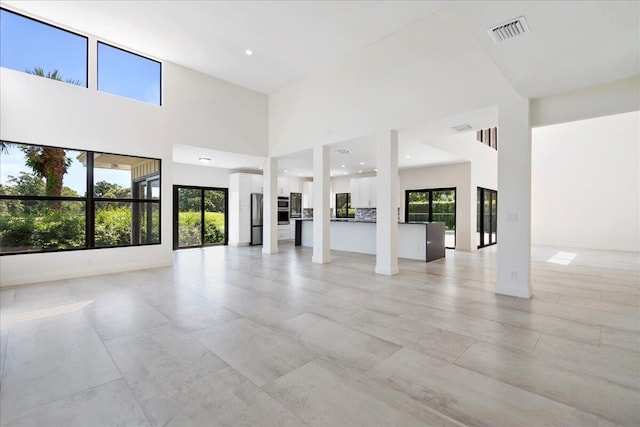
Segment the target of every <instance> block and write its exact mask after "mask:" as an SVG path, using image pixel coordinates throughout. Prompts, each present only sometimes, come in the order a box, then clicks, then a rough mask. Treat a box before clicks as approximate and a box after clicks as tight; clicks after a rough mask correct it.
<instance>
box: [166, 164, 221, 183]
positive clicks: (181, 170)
mask: <svg viewBox="0 0 640 427" xmlns="http://www.w3.org/2000/svg"><path fill="white" fill-rule="evenodd" d="M173 185H195V186H199V187H217V188H229V169H220V168H214V167H209V166H197V165H187V164H185V163H173Z"/></svg>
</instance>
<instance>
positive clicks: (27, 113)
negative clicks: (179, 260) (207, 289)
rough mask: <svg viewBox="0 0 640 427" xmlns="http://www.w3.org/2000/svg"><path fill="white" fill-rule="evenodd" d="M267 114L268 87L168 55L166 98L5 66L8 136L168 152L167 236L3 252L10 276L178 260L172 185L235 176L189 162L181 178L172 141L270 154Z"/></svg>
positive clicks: (1, 103) (0, 105)
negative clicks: (238, 82)
mask: <svg viewBox="0 0 640 427" xmlns="http://www.w3.org/2000/svg"><path fill="white" fill-rule="evenodd" d="M91 40H93V38H91V39H90V41H91ZM90 64H91V63H90ZM90 69H93V67H91V68H90ZM92 79H93V76H90V79H89V80H90V81H92ZM267 123H268V115H267V97H266V96H265V95H261V94H258V93H256V92H253V91H250V90H248V89H244V88H241V87H239V86H235V85H232V84H230V83H227V82H224V81H222V80H219V79H214V78H211V77H207V76H205V75H203V74H200V73H197V72H195V71H191V70H188V69H185V68H183V67H179V66H177V65H173V64H170V63H167V62H164V63H163V105H162V106H157V105H151V104H147V103H143V102H138V101H135V100H131V99H127V98H123V97H119V96H115V95H111V94H107V93H102V92H98V91H96V90H95V89H92V88H89V89H87V88H82V87H77V86H74V85H70V84H64V83H61V82H56V81H52V80H49V79H45V78H40V77H36V76H32V75H28V74H26V73H22V72H18V71H13V70H9V69H5V68H2V70H1V71H0V124H1V125H0V139H2V140H5V141H13V142H24V143H31V144H46V145H53V146H60V147H69V148H78V149H88V150H97V151H100V150H104V151H108V152H113V153H119V154H128V155H135V156H147V157H155V158H160V159H161V160H162V224H161V232H162V244H161V245H152V246H143V247H130V248H109V249H99V250H87V251H72V252H57V253H40V254H25V255H7V256H2V257H0V285H2V286H10V285H16V284H22V283H32V282H38V281H47V280H56V279H64V278H70V277H81V276H88V275H95V274H102V273H110V272H116V271H126V270H133V269H139V268H149V267H156V266H166V265H170V264H171V262H172V247H171V246H172V244H171V242H172V237H171V234H172V227H171V217H172V210H171V203H172V193H171V188H172V184H173V183H186V182H188V183H190V184H194V185H207V182H209V183H211V182H214V183H220V184H222V183H223V181H224V182H228V179H227V180H226V181H225V180H224V178H223V176H222V175H218V176H215V177H214V176H209V177H208V178H205V179H203V180H201V181H200V180H196V179H195V177H194V176H193V174H192V173H185V171H184V168H183V167H182V166H177V176H176V178H177V180H174V177H173V168H174V167H175V165H174V164H173V162H172V145H173V144H174V143H180V144H190V145H191V144H192V145H198V146H202V147H206V148H212V149H217V150H229V149H231V150H232V151H236V152H245V153H251V154H256V155H265V154H266V153H267ZM221 186H222V185H221ZM224 186H228V184H227V185H224Z"/></svg>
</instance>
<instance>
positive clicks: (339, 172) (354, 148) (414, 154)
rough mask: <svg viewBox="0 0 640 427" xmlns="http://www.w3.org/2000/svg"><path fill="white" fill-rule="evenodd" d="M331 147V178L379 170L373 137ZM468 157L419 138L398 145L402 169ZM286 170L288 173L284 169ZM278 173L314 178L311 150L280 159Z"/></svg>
mask: <svg viewBox="0 0 640 427" xmlns="http://www.w3.org/2000/svg"><path fill="white" fill-rule="evenodd" d="M474 135H475V134H474ZM329 149H330V151H329V154H330V168H329V169H330V172H331V176H332V177H341V176H358V175H360V174H369V173H375V172H376V170H375V169H376V167H377V162H376V152H375V138H374V137H373V136H365V137H361V138H353V139H350V140H348V141H342V142H338V143H335V144H331V145H330V146H329ZM346 150H348V151H349V152H348V153H345V154H341V153H339V151H346ZM465 160H466V159H464V158H462V157H460V156H458V155H455V154H452V153H449V152H447V151H444V150H440V149H437V148H434V147H431V146H428V145H424V142H423V141H419V140H412V141H402V138H400V142H399V144H398V167H399V168H400V169H405V168H414V167H428V166H435V165H441V164H450V163H458V162H462V161H465ZM285 170H286V171H287V172H284V171H285ZM278 172H279V174H280V175H285V176H297V177H304V178H311V177H313V153H312V151H311V150H305V151H299V152H297V153H293V154H288V155H285V156H282V157H280V158H278Z"/></svg>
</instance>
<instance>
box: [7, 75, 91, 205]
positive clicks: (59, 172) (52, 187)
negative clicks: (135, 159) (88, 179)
mask: <svg viewBox="0 0 640 427" xmlns="http://www.w3.org/2000/svg"><path fill="white" fill-rule="evenodd" d="M25 72H26V73H28V74H33V75H35V76H40V77H44V78H47V79H52V80H57V81H61V82H66V83H71V84H75V85H80V84H81V83H80V81H79V80H73V79H64V78H63V76H62V73H60V72H59V71H58V70H57V69H56V70H53V71H47V72H45V71H44V70H43V69H42V67H34V68H32V69H26V70H25ZM0 144H1V145H0V151H2V152H7V148H8V146H9V143H6V142H2V143H0ZM21 149H22V151H23V152H24V153H25V155H26V158H27V162H26V165H27V166H29V167H30V168H31V169H32V170H33V173H34V175H35V176H38V177H40V178H44V180H45V195H47V196H61V195H62V180H63V179H64V175H65V174H66V173H67V169H68V168H69V166H70V165H71V159H70V158H69V157H67V152H66V151H65V150H64V149H62V148H55V147H41V146H36V145H25V146H22V147H21ZM51 206H52V207H54V208H57V209H59V208H60V206H61V205H60V202H52V203H51Z"/></svg>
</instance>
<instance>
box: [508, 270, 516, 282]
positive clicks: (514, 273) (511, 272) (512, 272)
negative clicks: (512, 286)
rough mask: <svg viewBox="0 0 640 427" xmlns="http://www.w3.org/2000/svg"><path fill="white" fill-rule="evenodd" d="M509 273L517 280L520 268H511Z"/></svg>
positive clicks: (512, 278)
mask: <svg viewBox="0 0 640 427" xmlns="http://www.w3.org/2000/svg"><path fill="white" fill-rule="evenodd" d="M509 275H510V276H511V280H516V279H517V278H518V270H511V271H510V272H509Z"/></svg>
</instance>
